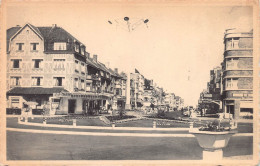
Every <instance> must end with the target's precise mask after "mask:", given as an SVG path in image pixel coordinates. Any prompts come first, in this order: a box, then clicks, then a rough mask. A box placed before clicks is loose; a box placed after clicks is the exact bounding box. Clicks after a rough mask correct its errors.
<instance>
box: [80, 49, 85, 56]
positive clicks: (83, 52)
mask: <svg viewBox="0 0 260 166" xmlns="http://www.w3.org/2000/svg"><path fill="white" fill-rule="evenodd" d="M80 53H81V54H82V55H85V48H84V47H81V49H80Z"/></svg>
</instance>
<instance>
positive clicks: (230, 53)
mask: <svg viewBox="0 0 260 166" xmlns="http://www.w3.org/2000/svg"><path fill="white" fill-rule="evenodd" d="M252 55H253V51H252V50H244V51H237V50H233V51H232V50H230V51H227V52H225V57H228V56H252Z"/></svg>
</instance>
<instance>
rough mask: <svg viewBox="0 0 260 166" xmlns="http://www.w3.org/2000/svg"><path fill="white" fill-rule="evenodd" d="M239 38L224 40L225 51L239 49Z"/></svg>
mask: <svg viewBox="0 0 260 166" xmlns="http://www.w3.org/2000/svg"><path fill="white" fill-rule="evenodd" d="M238 43H239V38H238V37H235V38H229V39H227V40H226V50H229V49H237V48H239V45H238Z"/></svg>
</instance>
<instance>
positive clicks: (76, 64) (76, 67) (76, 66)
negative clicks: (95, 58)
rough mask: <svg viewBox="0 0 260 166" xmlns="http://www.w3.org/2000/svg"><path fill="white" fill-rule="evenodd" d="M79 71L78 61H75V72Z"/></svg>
mask: <svg viewBox="0 0 260 166" xmlns="http://www.w3.org/2000/svg"><path fill="white" fill-rule="evenodd" d="M79 70H80V64H79V61H77V60H75V72H76V73H78V72H79Z"/></svg>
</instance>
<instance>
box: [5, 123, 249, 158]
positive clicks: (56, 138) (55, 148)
mask: <svg viewBox="0 0 260 166" xmlns="http://www.w3.org/2000/svg"><path fill="white" fill-rule="evenodd" d="M251 125H252V124H251ZM241 126H242V128H243V130H242V132H246V130H248V131H249V129H250V128H251V127H252V126H250V124H247V123H243V124H241ZM7 127H9V128H17V129H18V130H19V129H26V130H28V129H35V130H38V131H39V133H30V132H17V131H7V159H8V160H200V159H202V149H201V148H200V147H199V145H198V143H197V140H196V138H194V137H163V136H160V137H147V136H145V137H143V136H138V137H129V136H97V135H76V134H66V135H65V134H55V133H52V134H50V133H44V134H43V133H41V132H43V131H46V130H50V131H54V132H55V131H57V132H58V131H59V132H60V131H64V132H71V133H73V132H80V133H84V132H100V133H104V132H105V133H118V134H120V133H136V134H138V133H140V134H188V132H187V131H121V130H118V131H116V130H112V129H111V130H98V129H97V130H91V129H73V128H52V127H49V128H45V127H39V126H38V127H37V126H26V125H21V124H17V119H16V118H8V120H7ZM248 133H249V132H248ZM252 142H253V137H252V136H234V137H232V138H231V140H230V142H229V145H228V146H227V147H226V148H225V149H224V150H223V152H224V157H226V158H233V157H237V156H249V159H250V156H251V155H252V151H253V150H252V149H253V143H252ZM191 147H192V148H191Z"/></svg>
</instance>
